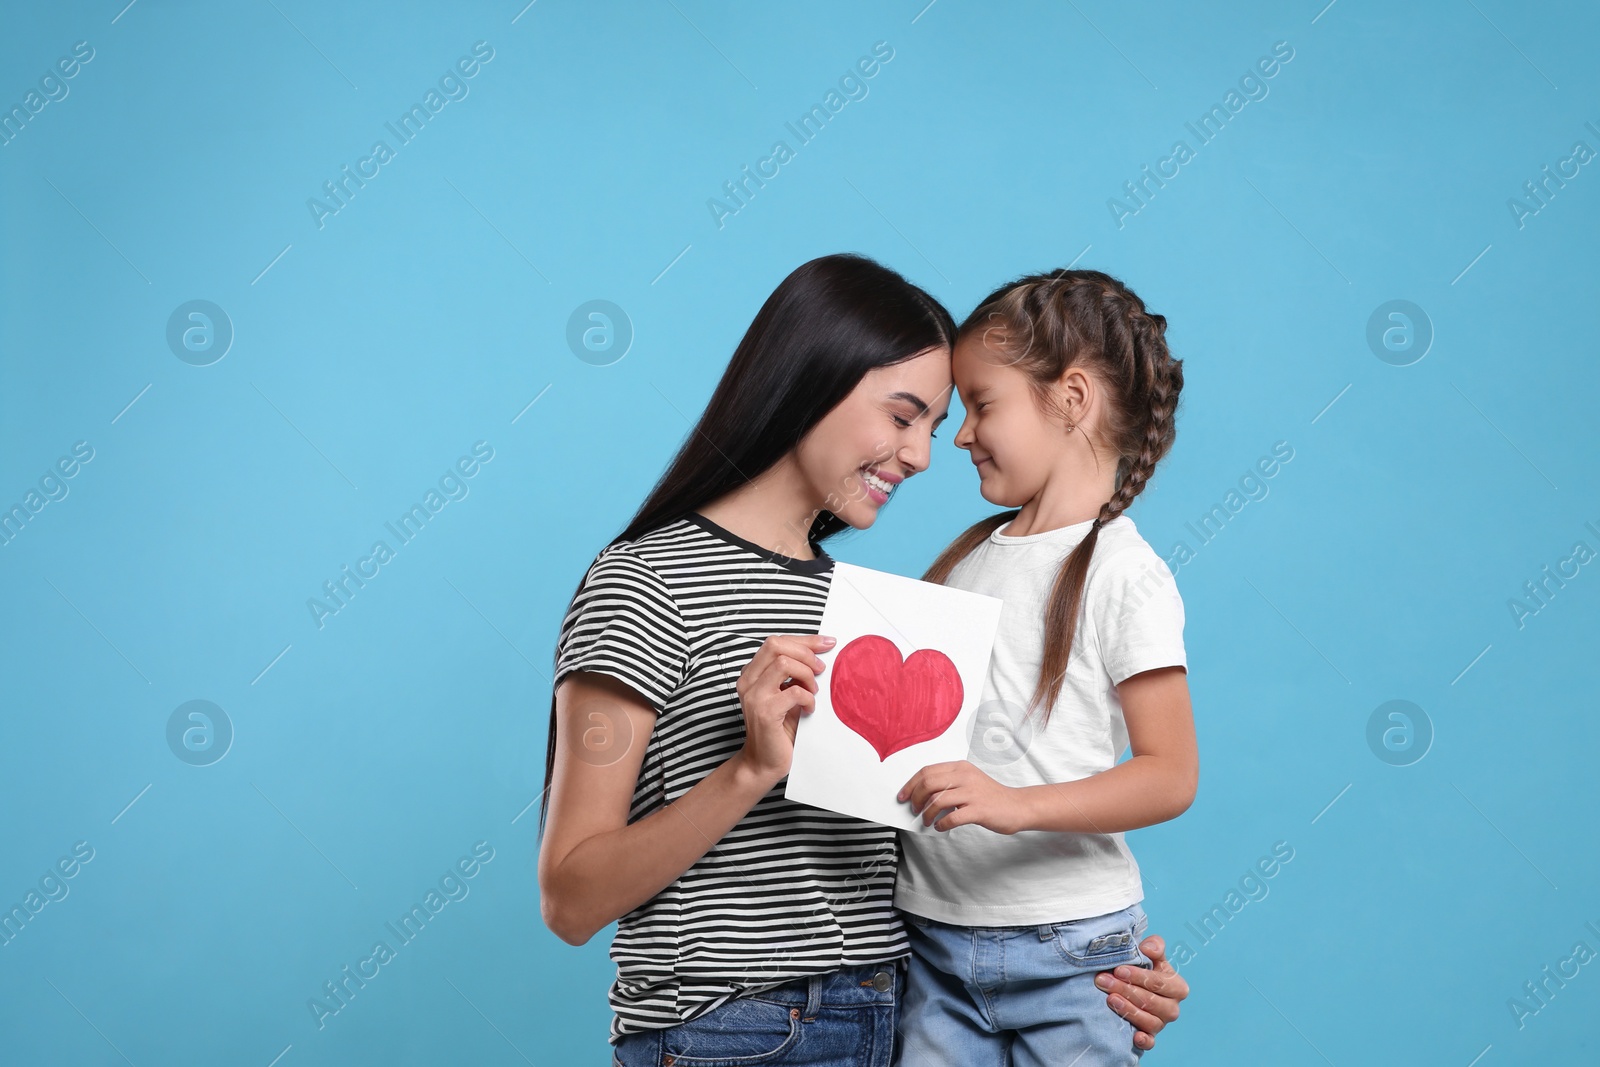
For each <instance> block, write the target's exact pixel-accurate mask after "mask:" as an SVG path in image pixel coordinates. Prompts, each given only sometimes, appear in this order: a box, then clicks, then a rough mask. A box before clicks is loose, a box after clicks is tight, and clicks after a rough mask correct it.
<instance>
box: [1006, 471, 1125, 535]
mask: <svg viewBox="0 0 1600 1067" xmlns="http://www.w3.org/2000/svg"><path fill="white" fill-rule="evenodd" d="M1115 492H1116V480H1115V475H1114V474H1113V475H1112V476H1110V477H1105V476H1101V475H1098V474H1097V475H1094V476H1091V477H1087V478H1085V477H1077V476H1072V477H1055V478H1052V479H1051V480H1050V481H1048V482H1046V483H1045V486H1044V488H1043V489H1041V490H1040V491H1039V492H1038V493H1037V494H1035V495H1034V497H1033V499H1032V500H1029V501H1028V502H1027V503H1026V504H1024V505H1022V509H1021V510H1020V511H1019V512H1018V514H1017V517H1016V518H1014V519H1012V520H1011V524H1010V525H1009V526H1007V527H1006V534H1007V536H1011V537H1027V536H1029V535H1030V534H1037V533H1048V532H1049V531H1051V530H1059V529H1061V528H1062V527H1064V526H1075V525H1077V524H1078V523H1080V522H1088V521H1089V520H1091V519H1094V518H1097V517H1098V516H1099V514H1100V508H1101V506H1102V505H1103V504H1105V502H1106V501H1108V500H1110V499H1111V495H1112V494H1113V493H1115Z"/></svg>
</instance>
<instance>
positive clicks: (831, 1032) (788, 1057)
mask: <svg viewBox="0 0 1600 1067" xmlns="http://www.w3.org/2000/svg"><path fill="white" fill-rule="evenodd" d="M905 973H906V960H905V958H903V957H902V958H901V959H899V960H890V961H889V962H887V963H882V964H873V965H868V966H865V967H843V968H840V969H839V970H837V971H829V972H828V973H827V974H818V975H812V976H811V977H810V978H800V979H796V980H795V981H793V982H788V983H786V984H784V985H781V986H777V987H775V988H773V989H763V990H761V991H760V992H759V993H751V994H747V995H746V996H742V997H735V998H734V999H733V1000H730V1001H728V1002H727V1003H725V1004H722V1005H720V1006H718V1007H715V1008H713V1009H711V1010H710V1011H708V1012H706V1013H705V1014H704V1015H701V1016H698V1017H697V1018H694V1019H691V1020H689V1021H688V1022H686V1023H679V1024H678V1025H677V1026H671V1027H668V1028H666V1029H664V1030H650V1031H647V1032H645V1033H638V1034H628V1035H627V1036H625V1037H624V1038H623V1039H622V1040H621V1041H620V1042H618V1043H617V1044H615V1045H613V1046H611V1056H612V1059H611V1062H612V1064H613V1065H614V1067H767V1065H768V1064H771V1065H774V1067H777V1065H782V1067H799V1065H802V1064H803V1065H805V1067H889V1065H890V1063H891V1062H892V1057H893V1055H894V1045H895V1027H896V1024H897V1022H898V1018H897V1017H898V1014H899V1003H900V993H901V987H902V986H903V985H904V982H905Z"/></svg>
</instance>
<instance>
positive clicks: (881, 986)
mask: <svg viewBox="0 0 1600 1067" xmlns="http://www.w3.org/2000/svg"><path fill="white" fill-rule="evenodd" d="M892 985H894V978H893V977H892V976H891V975H890V974H889V972H888V971H879V972H877V973H876V974H874V975H873V976H872V988H873V989H876V990H877V991H878V992H880V993H883V992H887V991H888V989H889V987H890V986H892Z"/></svg>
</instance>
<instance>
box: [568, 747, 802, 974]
mask: <svg viewBox="0 0 1600 1067" xmlns="http://www.w3.org/2000/svg"><path fill="white" fill-rule="evenodd" d="M774 784H776V783H775V782H773V781H772V780H771V779H770V778H767V777H764V776H762V775H760V774H758V773H756V772H755V771H754V770H752V769H750V767H749V765H748V764H747V763H746V762H745V760H744V758H743V754H742V753H740V754H738V755H735V756H733V757H732V758H731V759H729V760H728V761H727V762H726V763H723V764H722V765H721V766H719V767H717V768H716V769H715V770H713V771H712V772H711V773H710V774H708V775H706V776H705V777H704V778H702V779H701V780H700V781H699V782H696V783H695V784H694V785H693V786H692V787H690V789H689V791H688V792H686V793H684V794H683V795H682V796H681V797H679V798H678V799H677V800H674V801H673V802H672V803H670V804H667V805H666V806H665V807H663V808H661V809H660V810H658V811H655V812H652V813H651V814H649V815H647V816H645V817H644V818H642V819H640V820H638V821H637V822H634V823H630V824H629V825H627V826H624V827H621V828H619V829H616V830H611V831H608V832H606V833H601V834H595V835H594V836H592V837H589V838H586V839H585V840H584V841H582V842H580V843H579V844H578V845H576V846H574V847H573V848H572V850H571V851H569V852H568V853H567V854H566V855H565V856H563V857H562V858H561V859H560V860H559V861H558V862H556V863H555V864H553V865H552V866H551V867H550V868H549V869H548V870H547V871H546V872H545V873H544V875H543V876H542V877H541V879H540V881H541V890H542V892H541V908H542V909H543V911H544V918H545V924H546V925H547V926H549V927H550V929H551V930H553V931H554V932H555V933H556V935H557V936H558V937H560V938H561V939H562V940H563V941H566V942H567V943H569V944H573V945H581V944H583V943H584V942H586V941H588V940H589V938H591V937H593V936H594V935H595V934H596V933H598V932H599V931H600V930H601V929H603V928H604V927H605V926H606V924H608V923H612V922H615V921H616V920H617V919H619V918H621V917H622V916H624V915H626V914H627V913H628V912H630V911H632V910H633V909H634V908H637V907H638V906H639V905H641V904H643V903H644V902H645V901H647V900H649V899H650V898H651V897H653V896H655V895H656V894H657V893H659V892H661V890H663V889H665V888H666V887H667V886H669V885H671V884H672V883H673V882H674V881H676V880H677V879H678V877H679V876H680V875H682V874H683V872H684V871H686V870H688V869H689V868H690V867H691V866H693V865H694V863H695V862H696V861H697V860H699V859H700V857H702V856H704V855H705V854H706V853H707V852H709V851H711V849H712V847H713V846H714V845H715V844H716V843H717V842H718V841H720V840H721V839H722V837H723V835H724V834H726V833H727V832H728V831H729V830H731V829H732V828H733V827H734V825H735V824H736V823H738V822H739V820H740V819H742V818H744V816H745V815H746V813H748V812H749V811H750V809H751V808H753V807H755V806H756V803H757V802H758V801H759V800H760V799H761V798H762V797H763V796H765V795H766V794H767V793H768V791H770V790H771V789H772V787H773V785H774Z"/></svg>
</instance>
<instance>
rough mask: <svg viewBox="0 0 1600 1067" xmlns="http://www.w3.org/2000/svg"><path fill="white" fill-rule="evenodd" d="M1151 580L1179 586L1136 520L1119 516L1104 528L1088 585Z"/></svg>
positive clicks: (1124, 584)
mask: <svg viewBox="0 0 1600 1067" xmlns="http://www.w3.org/2000/svg"><path fill="white" fill-rule="evenodd" d="M1151 582H1155V583H1158V584H1170V585H1172V586H1173V587H1174V588H1176V585H1177V580H1176V579H1175V578H1174V577H1173V574H1172V570H1171V568H1170V567H1168V566H1167V561H1166V560H1165V559H1163V558H1162V557H1161V554H1160V553H1159V552H1157V551H1156V550H1155V549H1154V548H1153V547H1151V545H1150V542H1148V541H1146V540H1145V539H1144V537H1143V536H1142V535H1141V534H1140V533H1139V528H1138V527H1137V526H1135V525H1134V522H1133V520H1132V519H1130V518H1129V517H1128V516H1126V515H1118V516H1117V517H1116V518H1115V519H1112V520H1111V521H1110V522H1108V523H1106V525H1105V526H1103V527H1101V529H1100V540H1099V541H1098V542H1097V543H1096V544H1095V550H1094V555H1093V556H1092V557H1090V559H1089V571H1088V576H1087V578H1086V586H1101V587H1112V588H1116V587H1126V586H1127V585H1129V584H1134V583H1137V584H1143V585H1147V586H1148V585H1149V584H1150V583H1151Z"/></svg>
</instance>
